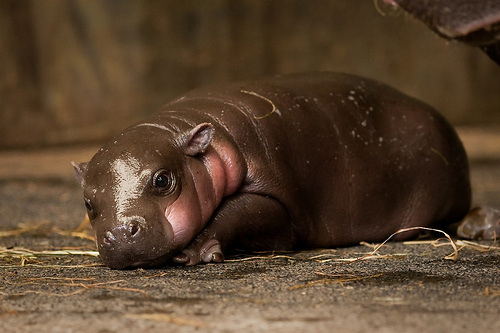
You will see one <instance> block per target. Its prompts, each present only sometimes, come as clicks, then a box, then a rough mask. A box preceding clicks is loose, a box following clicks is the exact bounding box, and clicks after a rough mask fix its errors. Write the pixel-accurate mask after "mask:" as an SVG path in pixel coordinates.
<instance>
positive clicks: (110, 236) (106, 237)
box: [103, 231, 116, 245]
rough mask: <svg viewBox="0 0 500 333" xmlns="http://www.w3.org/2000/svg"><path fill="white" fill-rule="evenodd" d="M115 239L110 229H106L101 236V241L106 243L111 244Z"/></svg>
mask: <svg viewBox="0 0 500 333" xmlns="http://www.w3.org/2000/svg"><path fill="white" fill-rule="evenodd" d="M115 240H116V238H115V235H113V233H112V232H111V231H106V233H105V234H104V238H103V243H104V244H106V245H111V243H113V242H114V241H115Z"/></svg>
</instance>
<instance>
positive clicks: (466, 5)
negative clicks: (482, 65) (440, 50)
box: [384, 0, 500, 65]
mask: <svg viewBox="0 0 500 333" xmlns="http://www.w3.org/2000/svg"><path fill="white" fill-rule="evenodd" d="M384 2H386V3H388V4H391V5H394V6H399V7H401V8H402V9H403V10H405V11H406V12H408V13H409V14H410V15H411V16H413V17H414V18H416V19H418V20H420V21H422V22H423V23H425V24H426V25H427V26H428V27H429V28H431V29H432V30H433V31H435V32H436V33H437V34H439V35H440V36H441V37H444V38H446V39H454V40H458V41H462V42H465V43H468V44H470V45H474V46H478V47H479V48H481V49H482V50H483V51H484V52H485V53H486V54H487V55H488V56H489V57H490V58H491V59H492V60H493V61H495V62H496V63H497V64H498V65H500V0H384Z"/></svg>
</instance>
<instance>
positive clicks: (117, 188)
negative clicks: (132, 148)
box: [111, 156, 148, 216]
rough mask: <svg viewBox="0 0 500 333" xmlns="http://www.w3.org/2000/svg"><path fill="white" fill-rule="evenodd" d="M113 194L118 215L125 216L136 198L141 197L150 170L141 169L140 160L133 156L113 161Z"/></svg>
mask: <svg viewBox="0 0 500 333" xmlns="http://www.w3.org/2000/svg"><path fill="white" fill-rule="evenodd" d="M111 170H112V174H113V178H114V181H113V195H114V201H115V204H116V209H117V216H124V215H125V213H126V211H127V210H128V209H129V208H130V206H131V205H132V202H133V201H134V200H137V199H138V198H140V197H141V194H142V192H143V189H144V186H145V182H143V179H144V178H145V177H147V175H148V171H147V170H142V171H141V164H140V162H139V161H138V160H137V159H135V158H134V157H132V156H126V157H125V158H120V159H116V160H115V161H113V162H112V165H111Z"/></svg>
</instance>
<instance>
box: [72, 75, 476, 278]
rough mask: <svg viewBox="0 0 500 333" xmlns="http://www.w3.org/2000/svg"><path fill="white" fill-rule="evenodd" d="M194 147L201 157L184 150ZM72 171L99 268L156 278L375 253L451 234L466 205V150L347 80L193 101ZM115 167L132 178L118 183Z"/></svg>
mask: <svg viewBox="0 0 500 333" xmlns="http://www.w3.org/2000/svg"><path fill="white" fill-rule="evenodd" d="M209 132H210V133H209ZM199 142H204V143H206V146H203V147H201V148H200V147H198V148H196V149H195V148H192V147H195V146H197V145H198V144H199ZM190 145H191V146H192V147H191V146H190ZM188 146H189V147H191V148H189V147H188ZM193 149H194V150H193ZM228 154H229V156H230V157H227V155H228ZM124 156H126V158H124ZM210 156H219V157H222V160H225V166H226V169H225V176H224V177H225V178H226V179H225V181H224V182H222V183H221V182H216V181H213V180H212V183H210V182H208V183H207V184H208V185H207V184H205V183H203V182H204V180H203V181H201V180H200V179H205V178H196V177H199V176H200V175H201V176H204V177H209V178H210V177H211V176H210V175H211V174H210V172H213V170H217V168H215V167H210V166H208V167H207V165H208V164H210V163H212V162H207V161H220V159H212V160H210ZM131 157H133V159H132V160H131V159H130V158H131ZM117 161H119V163H117ZM127 161H128V162H130V161H132V162H130V163H132V164H133V168H132V169H133V170H136V169H137V170H136V171H137V174H139V173H140V174H141V177H142V178H141V177H139V178H140V179H139V178H137V177H136V178H137V179H129V180H126V179H125V180H124V177H125V176H127V175H128V173H130V170H132V169H130V168H129V167H124V166H123V163H128V162H127ZM74 165H75V169H76V171H77V176H78V178H79V179H80V181H81V183H82V186H83V188H84V195H85V197H86V200H87V201H88V204H89V207H88V208H91V209H90V211H89V216H90V217H91V222H92V225H93V228H94V230H95V233H96V243H97V246H98V249H99V252H100V254H101V258H102V260H103V261H104V263H105V264H106V265H108V266H109V267H111V268H115V269H122V268H128V267H150V266H161V265H164V264H165V263H166V262H167V260H169V258H170V260H173V261H174V262H176V263H181V264H188V265H192V264H197V263H200V262H214V261H215V262H218V261H222V260H223V258H224V256H223V253H225V252H227V251H230V250H232V249H235V248H238V249H246V250H293V249H304V248H328V247H338V246H348V245H353V244H357V243H359V242H360V241H368V242H377V241H382V240H384V239H386V238H387V237H388V236H389V235H391V234H392V233H394V232H395V231H397V230H399V229H401V228H406V227H413V226H431V225H433V226H437V227H444V226H446V225H448V224H450V223H452V222H455V221H458V220H459V219H461V218H462V217H463V216H464V215H465V214H466V213H467V211H468V210H469V205H470V197H471V192H470V186H469V171H468V165H467V159H466V155H465V152H464V149H463V147H462V144H461V143H460V141H459V139H458V137H457V135H456V133H455V132H454V130H453V129H452V127H451V126H450V125H449V124H448V123H447V122H446V121H445V120H444V119H443V117H441V116H440V115H439V114H438V113H437V112H436V111H434V110H433V109H432V108H431V107H429V106H427V105H426V104H423V103H421V102H419V101H417V100H415V99H413V98H410V97H408V96H406V95H404V94H402V93H400V92H398V91H396V90H395V89H393V88H390V87H388V86H387V85H384V84H382V83H379V82H375V81H371V80H368V79H364V78H360V77H356V76H351V75H346V74H333V73H311V74H301V75H290V76H282V77H273V78H267V79H262V80H259V81H254V82H240V83H234V84H229V85H221V86H218V87H212V88H205V89H199V90H195V91H192V92H189V93H187V94H185V95H184V96H182V97H180V98H178V99H176V100H174V101H172V102H170V103H169V104H167V105H165V106H164V107H162V108H161V109H160V110H159V112H158V113H157V114H156V115H155V116H153V117H152V118H150V119H147V120H146V121H144V122H143V123H139V124H136V125H134V126H132V127H130V128H128V129H126V130H125V131H124V132H123V133H122V134H120V135H118V136H117V137H116V138H115V139H113V140H111V141H110V143H108V144H107V145H105V146H104V147H103V148H102V149H101V150H100V151H99V152H98V153H97V154H96V155H95V156H94V157H93V158H92V160H91V161H90V162H89V163H88V164H85V163H82V164H74ZM117 165H119V166H120V167H124V168H125V169H124V170H129V171H127V172H128V173H127V172H122V174H121V176H116V174H115V173H114V171H113V170H115V169H116V170H120V168H118V167H116V166H117ZM110 166H114V169H113V168H111V167H110ZM209 167H210V168H212V169H210V168H209ZM127 168H129V169H127ZM134 168H135V169H134ZM207 168H208V169H207ZM160 169H165V170H168V172H171V173H172V174H173V175H175V178H176V180H177V181H176V183H175V186H172V187H173V188H174V189H173V190H172V191H170V192H168V193H166V194H165V193H163V194H162V193H160V192H158V189H155V188H154V187H152V186H151V182H152V180H151V178H152V177H153V175H154V174H155V172H156V171H157V170H160ZM209 169H210V170H211V171H210V172H206V170H209ZM219 169H220V168H219ZM193 170H195V171H193ZM196 170H197V171H196ZM213 174H215V172H213ZM120 177H121V178H120ZM127 177H128V176H127ZM125 178H126V177H125ZM229 178H230V180H228V179H229ZM193 179H195V183H196V184H195V185H196V186H198V187H199V188H204V190H203V189H201V190H200V189H199V188H197V189H196V190H197V191H205V192H204V193H209V194H207V196H206V198H205V199H204V200H205V201H203V200H198V201H197V200H194V201H192V202H190V203H189V206H188V207H190V208H189V209H187V211H188V212H189V213H186V212H184V213H186V214H188V215H189V214H191V215H192V216H194V217H196V216H198V217H199V216H205V217H204V218H198V217H196V218H193V221H194V222H191V220H189V222H187V223H186V228H187V229H189V230H188V231H184V230H183V231H182V232H183V236H182V237H180V236H179V237H178V236H176V235H175V234H176V233H177V231H175V230H174V229H176V228H173V227H172V223H171V221H168V220H167V218H166V215H168V214H166V213H165V210H168V209H169V208H168V207H172V206H173V205H175V204H176V202H177V201H180V199H179V198H181V197H182V193H184V192H186V193H188V192H189V191H193V188H194V187H196V186H194V185H193ZM130 182H132V183H134V182H135V183H137V186H136V187H135V190H133V189H132V190H131V189H130ZM200 182H202V183H203V184H201V185H198V183H200ZM216 183H217V184H223V187H224V190H223V193H224V194H223V196H222V197H221V195H220V193H222V192H221V191H220V190H219V192H218V193H219V197H220V198H219V199H217V198H216V199H214V197H213V196H211V194H210V193H212V192H214V191H213V188H215V187H216V185H213V188H212V187H211V184H216ZM124 187H125V188H126V189H125V190H124ZM127 188H128V190H127ZM127 191H129V192H127ZM134 191H135V192H134ZM215 192H217V191H215ZM117 193H118V194H117ZM127 195H129V196H130V198H125V197H126V196H127ZM188 196H189V195H188V194H186V197H188ZM215 197H217V195H215ZM117 198H120V199H117ZM202 201H203V202H202ZM218 201H220V202H218ZM200 202H201V203H200ZM207 202H208V203H209V204H208V206H209V208H206V207H205V208H206V209H205V212H201V213H200V212H199V210H200V205H201V206H203V205H204V204H205V203H207ZM214 204H215V205H216V207H213V208H211V207H212V206H213V205H214ZM179 205H180V204H179ZM191 207H192V208H191ZM202 210H203V209H202ZM178 213H179V212H176V213H175V215H174V214H172V215H171V216H180V215H177V214H178ZM181 215H182V214H181ZM191 215H190V216H191ZM200 219H201V220H200ZM205 220H206V221H205ZM200 221H201V222H200ZM188 224H189V226H188ZM177 229H178V228H177ZM415 234H416V231H415V232H407V233H401V234H398V235H397V236H396V238H395V239H405V238H410V237H414V236H415ZM179 239H181V240H179Z"/></svg>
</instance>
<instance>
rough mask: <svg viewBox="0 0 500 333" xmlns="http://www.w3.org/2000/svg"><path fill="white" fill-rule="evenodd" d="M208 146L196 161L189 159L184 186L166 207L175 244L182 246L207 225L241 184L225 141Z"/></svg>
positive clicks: (235, 160) (239, 171)
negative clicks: (223, 202) (224, 198)
mask: <svg viewBox="0 0 500 333" xmlns="http://www.w3.org/2000/svg"><path fill="white" fill-rule="evenodd" d="M215 146H216V147H209V148H208V149H207V151H206V152H205V153H204V154H203V157H202V160H201V161H202V163H200V161H199V160H195V159H190V158H189V159H188V161H189V162H188V165H187V171H188V172H186V180H185V181H186V183H187V184H186V185H184V187H183V189H182V193H181V194H180V195H179V197H178V198H177V200H176V201H175V202H173V203H172V204H171V205H170V206H168V207H167V209H166V210H165V217H166V218H167V221H168V222H169V223H170V224H171V225H172V230H173V235H174V239H173V245H174V247H178V248H183V247H185V246H186V245H187V244H188V243H189V242H190V241H191V240H192V239H193V238H194V237H195V236H196V235H197V234H198V233H199V232H200V231H201V230H202V229H203V227H204V226H205V225H206V223H207V222H208V221H209V220H210V218H211V217H212V214H213V212H214V211H215V210H216V209H217V207H218V206H219V205H220V203H221V201H222V198H223V197H224V196H228V195H231V194H233V193H235V192H236V190H237V189H238V188H239V187H240V185H241V182H242V179H243V170H242V168H241V165H240V163H239V161H238V157H237V154H235V153H234V152H233V149H232V147H230V146H229V145H227V144H222V145H215Z"/></svg>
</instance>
